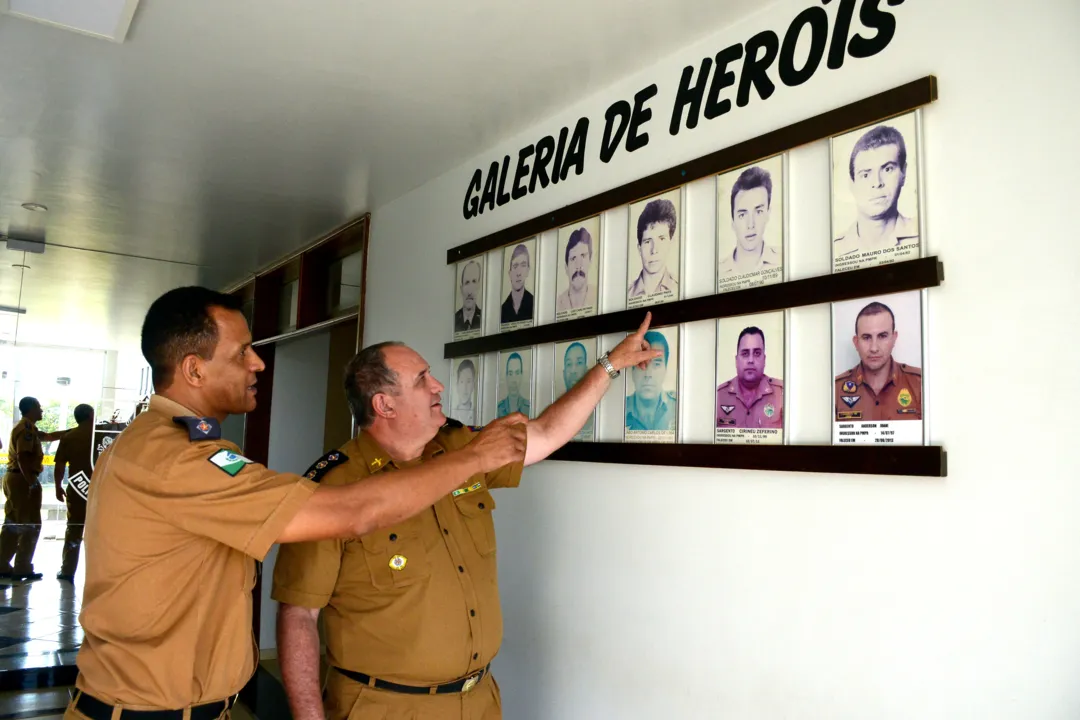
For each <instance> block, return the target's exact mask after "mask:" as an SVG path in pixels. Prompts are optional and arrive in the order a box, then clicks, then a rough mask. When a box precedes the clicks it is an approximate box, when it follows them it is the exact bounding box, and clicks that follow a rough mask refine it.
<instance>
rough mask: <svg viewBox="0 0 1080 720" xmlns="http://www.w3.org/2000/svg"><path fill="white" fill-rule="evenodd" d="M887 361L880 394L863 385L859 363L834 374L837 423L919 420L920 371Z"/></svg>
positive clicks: (920, 408)
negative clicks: (886, 375) (885, 375)
mask: <svg viewBox="0 0 1080 720" xmlns="http://www.w3.org/2000/svg"><path fill="white" fill-rule="evenodd" d="M890 362H891V363H892V368H891V370H890V372H889V379H888V381H887V382H886V383H885V387H883V388H882V389H881V394H880V395H875V394H874V391H873V390H871V389H870V386H869V385H867V384H866V382H865V379H864V378H863V372H862V364H861V363H860V364H859V365H856V366H855V367H854V368H852V369H851V370H848V371H847V372H843V373H840V374H839V375H837V376H836V420H837V422H845V421H860V422H861V421H867V420H871V421H876V422H892V421H894V420H922V370H920V369H919V368H917V367H914V366H912V365H905V364H903V363H898V362H896V361H895V360H891V361H890Z"/></svg>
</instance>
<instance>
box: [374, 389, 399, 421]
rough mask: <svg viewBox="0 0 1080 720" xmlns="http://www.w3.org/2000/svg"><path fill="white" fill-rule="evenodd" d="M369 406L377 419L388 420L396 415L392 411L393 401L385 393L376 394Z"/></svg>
mask: <svg viewBox="0 0 1080 720" xmlns="http://www.w3.org/2000/svg"><path fill="white" fill-rule="evenodd" d="M371 406H372V408H374V410H375V414H376V415H378V416H379V417H384V418H390V417H394V415H395V414H396V412H395V410H394V401H393V399H392V398H391V397H390V396H389V395H387V394H386V393H378V394H377V395H375V397H373V398H371Z"/></svg>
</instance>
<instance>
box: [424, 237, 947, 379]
mask: <svg viewBox="0 0 1080 720" xmlns="http://www.w3.org/2000/svg"><path fill="white" fill-rule="evenodd" d="M944 280H945V266H944V265H943V264H942V263H941V261H940V260H938V259H937V257H928V258H919V259H918V260H906V261H904V262H900V263H895V264H893V265H879V266H877V267H872V268H863V269H861V270H850V271H847V272H843V273H836V274H830V275H819V276H817V277H812V278H805V279H803V280H791V281H788V282H785V283H777V284H775V285H766V286H763V287H756V288H749V289H747V290H736V291H734V292H726V293H719V294H716V295H705V296H702V297H696V298H687V299H686V300H677V301H675V302H669V303H662V304H660V305H652V306H649V307H647V308H636V309H634V310H618V311H616V312H611V313H604V314H603V315H594V316H593V317H589V318H579V319H577V320H568V321H566V322H556V323H547V324H545V325H537V326H536V327H531V328H526V329H524V330H514V331H512V332H506V333H497V334H494V335H485V336H484V337H478V338H473V339H471V340H458V341H457V342H451V343H446V345H445V346H444V347H443V357H444V358H455V357H463V356H465V355H478V354H480V353H485V352H494V351H497V350H508V349H510V348H519V347H527V346H529V345H539V344H541V343H551V342H561V341H563V340H576V339H578V338H583V337H594V336H598V335H606V334H608V333H618V332H633V331H634V330H636V329H637V327H638V325H640V324H641V320H642V318H644V317H645V311H646V310H649V311H651V312H652V326H653V327H666V326H668V325H678V324H680V323H689V322H696V321H698V320H712V319H716V318H724V317H736V316H738V315H751V314H753V313H761V312H770V311H773V310H784V309H787V308H794V307H803V306H805V305H818V304H821V303H833V302H841V301H843V300H854V299H857V298H863V297H870V296H877V295H889V294H892V293H898V292H906V291H908V290H921V289H923V288H931V287H937V286H938V285H941V283H942V282H944Z"/></svg>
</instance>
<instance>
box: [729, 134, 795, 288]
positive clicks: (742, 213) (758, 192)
mask: <svg viewBox="0 0 1080 720" xmlns="http://www.w3.org/2000/svg"><path fill="white" fill-rule="evenodd" d="M782 182H783V156H780V155H778V156H776V157H773V158H769V159H768V160H765V161H762V162H761V163H758V164H757V165H753V166H751V167H748V168H743V169H742V170H735V171H732V172H729V173H725V174H724V175H720V176H719V177H718V178H717V187H718V197H717V209H718V213H717V214H718V217H717V242H718V245H717V257H718V258H719V263H718V265H717V290H718V291H719V292H724V291H726V290H741V289H743V288H746V287H755V286H757V285H769V284H772V283H775V282H780V281H781V280H783V262H784V255H783V252H784V211H783V187H782Z"/></svg>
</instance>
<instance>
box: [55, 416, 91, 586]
mask: <svg viewBox="0 0 1080 720" xmlns="http://www.w3.org/2000/svg"><path fill="white" fill-rule="evenodd" d="M74 415H75V422H76V423H78V427H76V428H75V429H74V430H72V431H70V432H69V433H68V434H67V435H65V436H64V437H62V438H61V439H60V445H59V447H57V448H56V464H55V468H54V471H53V479H54V482H55V483H56V499H57V500H59V501H60V502H62V503H65V504H66V505H67V530H66V531H65V532H64V559H63V564H62V565H61V566H60V572H58V573H57V574H56V579H57V580H66V581H67V582H71V583H73V582H75V569H76V568H77V567H78V566H79V549H80V548H81V547H82V538H83V526H84V525H85V524H86V496H87V494H88V493H89V491H90V476H91V475H92V474H93V472H94V468H93V465H92V463H91V461H90V455H91V449H92V446H93V439H94V408H93V407H91V406H89V405H87V404H85V403H84V404H82V405H78V406H76V408H75V411H74ZM65 466H70V468H71V472H70V474H69V476H68V484H67V492H66V493H65V492H64V487H63V485H64V471H65V469H66V468H65Z"/></svg>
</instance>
